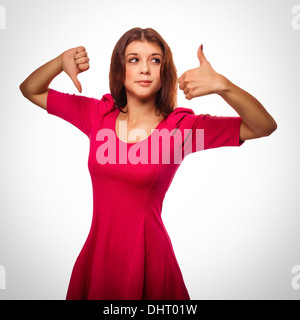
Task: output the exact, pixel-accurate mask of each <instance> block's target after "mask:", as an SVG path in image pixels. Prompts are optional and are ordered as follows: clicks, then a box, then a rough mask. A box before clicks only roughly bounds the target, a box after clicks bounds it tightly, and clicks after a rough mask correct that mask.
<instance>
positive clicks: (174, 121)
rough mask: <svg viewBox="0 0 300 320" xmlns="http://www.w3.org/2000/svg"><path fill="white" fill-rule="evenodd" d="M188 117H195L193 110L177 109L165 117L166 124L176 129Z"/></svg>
mask: <svg viewBox="0 0 300 320" xmlns="http://www.w3.org/2000/svg"><path fill="white" fill-rule="evenodd" d="M189 115H195V113H194V111H193V109H190V108H183V107H177V108H175V109H174V110H173V111H172V112H171V113H170V114H169V115H168V116H167V119H166V121H167V124H168V125H169V126H170V127H178V126H179V124H180V122H181V121H182V120H183V119H184V118H185V117H186V116H189Z"/></svg>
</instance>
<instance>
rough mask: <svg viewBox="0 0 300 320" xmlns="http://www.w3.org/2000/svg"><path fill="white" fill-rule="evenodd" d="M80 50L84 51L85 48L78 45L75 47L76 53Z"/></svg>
mask: <svg viewBox="0 0 300 320" xmlns="http://www.w3.org/2000/svg"><path fill="white" fill-rule="evenodd" d="M81 51H86V50H85V47H83V46H79V47H77V48H76V53H79V52H81Z"/></svg>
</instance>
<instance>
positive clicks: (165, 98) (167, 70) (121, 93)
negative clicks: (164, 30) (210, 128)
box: [109, 28, 177, 116]
mask: <svg viewBox="0 0 300 320" xmlns="http://www.w3.org/2000/svg"><path fill="white" fill-rule="evenodd" d="M136 40H138V41H148V42H154V43H156V44H158V45H159V46H160V47H161V49H162V51H163V56H164V57H163V59H162V60H163V61H162V65H161V69H160V78H161V84H162V87H161V88H160V89H159V91H158V92H157V93H156V100H155V104H156V110H155V111H157V110H158V111H159V113H162V114H163V116H166V115H168V114H170V113H171V112H172V111H173V110H174V109H175V107H176V105H177V70H176V67H175V64H174V61H173V55H172V52H171V49H170V48H169V46H168V44H167V43H166V41H165V40H164V39H163V38H162V36H161V35H160V34H159V33H158V32H157V31H155V30H154V29H152V28H146V29H142V28H133V29H130V30H129V31H127V32H126V33H124V34H123V36H122V37H121V38H120V39H119V40H118V42H117V43H116V45H115V48H114V50H113V53H112V57H111V64H110V71H109V87H110V92H111V95H112V97H113V98H114V100H115V102H116V105H117V107H118V108H119V110H120V111H121V112H124V111H122V108H124V107H125V106H126V104H127V96H126V90H125V87H124V85H123V83H124V81H125V50H126V47H127V46H128V45H129V43H131V42H133V41H136Z"/></svg>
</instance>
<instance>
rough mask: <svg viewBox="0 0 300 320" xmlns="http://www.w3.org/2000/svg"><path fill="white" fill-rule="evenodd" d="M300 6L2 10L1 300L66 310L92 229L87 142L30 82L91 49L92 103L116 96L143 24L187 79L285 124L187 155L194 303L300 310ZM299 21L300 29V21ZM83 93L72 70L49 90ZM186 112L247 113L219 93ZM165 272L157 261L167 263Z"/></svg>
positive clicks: (175, 191) (176, 199) (180, 215)
mask: <svg viewBox="0 0 300 320" xmlns="http://www.w3.org/2000/svg"><path fill="white" fill-rule="evenodd" d="M297 4H300V1H298V2H297V1H289V0H288V1H287V0H281V1H278V0H277V1H274V0H272V1H271V0H268V1H266V0H264V1H258V0H255V1H254V0H251V1H250V0H247V1H241V0H239V1H238V0H236V1H233V0H227V1H221V0H218V1H216V0H215V1H200V0H197V1H196V0H194V1H192V0H185V1H177V0H173V1H171V0H169V1H158V0H154V1H114V0H110V1H92V0H85V1H84V2H83V1H78V0H72V1H71V0H68V1H66V0H64V1H61V0H60V1H58V0H55V1H40V0H39V1H38V0H27V1H13V0H1V1H0V5H3V6H4V7H5V9H6V29H4V30H0V47H1V50H0V57H1V59H0V70H1V71H0V88H1V91H0V106H1V108H0V112H1V115H0V123H1V124H0V130H1V132H0V139H1V158H0V175H1V184H0V188H1V190H0V191H1V193H0V197H1V198H0V201H1V202H0V265H2V266H4V267H5V270H6V290H0V299H65V294H66V290H67V286H68V283H69V277H70V274H71V271H72V267H73V265H74V262H75V259H76V258H77V256H78V254H79V252H80V250H81V248H82V246H83V244H84V241H85V239H86V237H87V234H88V232H89V228H90V223H91V218H92V186H91V181H90V176H89V171H88V167H87V159H88V150H89V144H88V139H87V137H86V136H85V135H84V134H82V133H81V132H80V131H79V130H78V129H77V128H75V127H73V126H72V125H70V124H68V123H67V122H65V121H63V120H61V119H59V118H57V117H54V116H51V115H48V114H47V112H46V111H45V110H43V109H41V108H39V107H38V106H36V105H34V104H32V103H31V102H29V101H28V100H26V99H25V98H24V97H23V96H22V94H21V92H20V91H19V85H20V83H21V82H22V81H23V80H24V79H25V78H26V77H27V76H28V75H29V74H30V73H31V72H33V71H34V70H35V69H37V68H38V67H39V66H41V65H42V64H44V63H46V62H47V61H49V60H51V59H53V58H55V57H56V56H57V55H59V54H60V53H61V52H63V51H65V50H67V49H69V48H73V47H76V46H79V45H83V46H85V47H86V49H87V52H88V54H89V57H90V70H88V71H87V72H85V73H82V74H80V75H79V80H80V81H81V84H82V87H83V92H82V95H85V96H90V97H95V98H101V97H102V95H103V94H105V93H108V92H109V87H108V72H109V64H110V57H111V53H112V50H113V47H114V45H115V43H116V41H117V40H118V39H119V38H120V36H121V35H122V34H123V33H124V32H125V31H127V30H128V29H130V28H132V27H136V26H139V27H143V28H145V27H152V28H154V29H156V30H157V31H158V32H159V33H160V34H161V35H162V36H163V37H164V38H165V40H166V41H167V42H168V44H169V45H170V47H171V49H172V51H173V55H174V60H175V64H176V66H177V70H178V76H180V75H181V74H182V73H183V72H184V71H186V70H188V69H191V68H195V67H197V66H198V60H197V49H198V47H199V45H200V44H201V43H203V44H204V53H205V55H206V57H207V59H208V60H209V61H210V63H211V64H212V66H213V68H214V69H215V70H216V71H217V72H219V73H221V74H223V75H225V76H226V77H227V78H228V79H230V80H231V81H232V82H233V83H235V84H237V85H238V86H240V87H241V88H243V89H245V90H246V91H248V92H250V93H251V94H252V95H254V96H255V97H256V98H257V99H258V100H259V101H260V102H261V103H262V104H263V105H264V106H265V108H266V109H267V110H268V111H269V112H270V114H271V115H272V116H273V117H274V119H275V120H276V121H277V124H278V129H277V131H275V132H274V133H273V134H272V135H271V136H269V137H266V138H260V139H256V140H249V141H246V142H245V143H244V145H243V146H241V147H239V148H237V147H225V148H218V149H212V150H206V151H203V152H197V153H194V154H191V155H189V156H188V157H187V158H185V160H184V162H183V163H182V165H181V166H180V168H179V170H178V171H177V173H176V175H175V177H174V180H173V182H172V184H171V186H170V189H169V191H168V192H167V195H166V198H165V201H164V206H163V211H162V216H163V221H164V222H165V225H166V228H167V230H168V232H169V235H170V237H171V240H172V243H173V246H174V250H175V253H176V257H177V259H178V262H179V265H180V268H181V270H182V273H183V276H184V279H185V283H186V285H187V288H188V290H189V293H190V296H191V299H299V298H300V290H295V289H293V287H292V285H291V283H292V279H293V277H294V276H295V275H293V274H292V272H291V270H292V268H293V266H295V265H300V212H299V168H298V165H299V150H298V147H299V137H300V135H299V130H298V127H299V115H300V110H299V107H300V105H299V101H300V99H299V92H300V90H299V75H300V61H299V57H300V29H296V28H293V26H292V19H293V17H294V16H295V14H293V13H292V8H293V7H294V6H295V5H297ZM299 24H300V20H299ZM50 87H51V88H53V89H56V90H58V91H62V92H68V93H75V94H79V93H78V91H77V90H76V88H75V87H74V85H73V83H72V82H71V80H70V79H69V78H68V76H67V75H66V74H64V73H62V74H60V75H59V76H58V77H57V78H56V79H54V81H53V82H52V83H51V84H50ZM178 102H179V106H181V107H187V108H192V109H193V110H194V111H195V113H196V114H200V113H210V114H212V115H228V116H237V113H236V112H235V111H234V110H233V109H232V108H231V107H230V106H229V105H228V104H227V103H226V102H225V101H224V100H223V99H222V98H221V97H219V96H217V95H210V96H206V97H202V98H196V99H193V100H191V101H187V100H185V98H184V95H183V93H182V92H181V91H180V92H179V97H178ZM158 263H159V262H158Z"/></svg>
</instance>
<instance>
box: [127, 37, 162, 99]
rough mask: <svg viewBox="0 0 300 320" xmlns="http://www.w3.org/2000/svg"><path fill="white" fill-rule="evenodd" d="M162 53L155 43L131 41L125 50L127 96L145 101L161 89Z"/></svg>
mask: <svg viewBox="0 0 300 320" xmlns="http://www.w3.org/2000/svg"><path fill="white" fill-rule="evenodd" d="M162 59H163V52H162V49H161V48H160V46H159V45H158V44H156V43H151V42H145V41H133V42H131V43H130V44H129V45H128V46H127V47H126V50H125V82H124V86H125V88H126V92H127V98H128V95H131V96H134V97H137V98H139V99H142V100H145V99H149V98H152V97H153V96H155V95H156V93H157V91H158V90H159V89H160V88H161V79H160V68H161V65H162Z"/></svg>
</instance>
